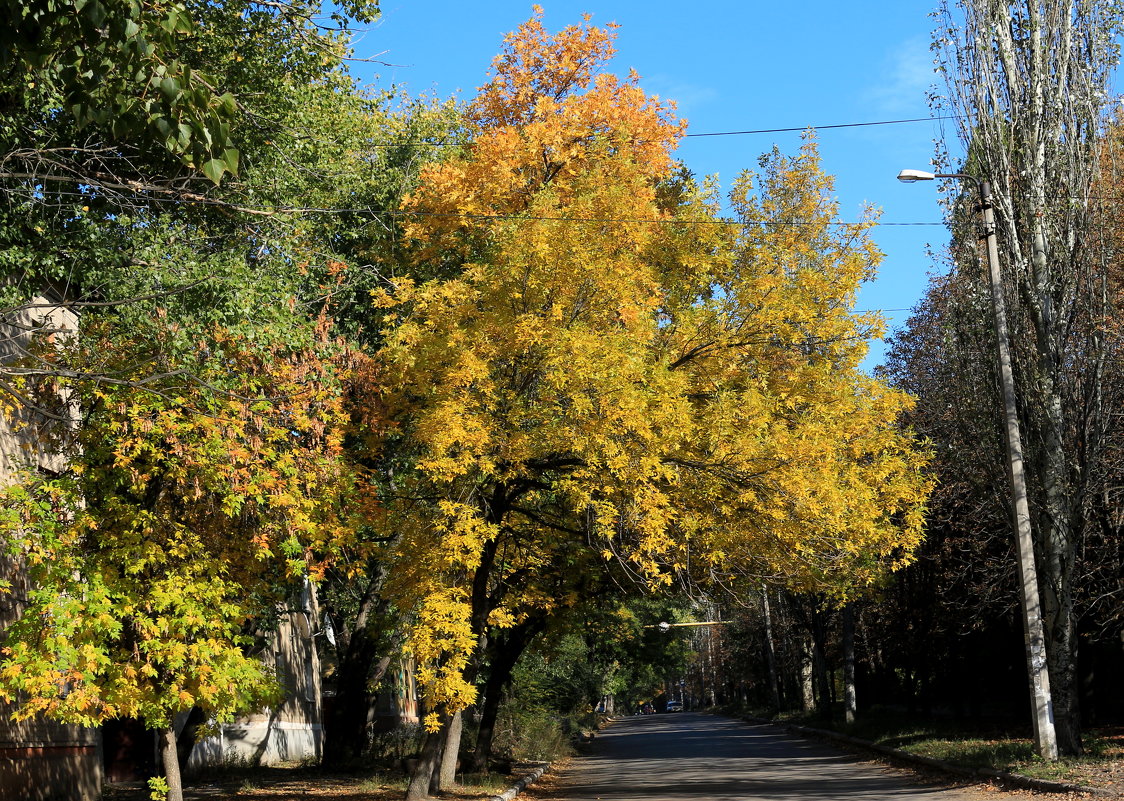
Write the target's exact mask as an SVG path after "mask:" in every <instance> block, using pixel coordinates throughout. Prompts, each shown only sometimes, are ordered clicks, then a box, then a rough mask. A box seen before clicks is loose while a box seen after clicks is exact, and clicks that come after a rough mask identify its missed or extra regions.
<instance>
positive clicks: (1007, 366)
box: [898, 170, 1058, 761]
mask: <svg viewBox="0 0 1124 801" xmlns="http://www.w3.org/2000/svg"><path fill="white" fill-rule="evenodd" d="M935 178H954V179H957V180H961V181H970V182H972V183H974V184H975V185H976V188H977V189H978V190H979V193H980V212H981V214H982V217H983V230H982V231H981V233H980V239H982V240H984V242H985V244H986V248H987V265H988V275H989V277H990V280H991V308H992V311H993V312H994V315H995V340H996V347H997V351H998V358H999V380H1000V384H1001V385H1002V388H1003V411H1004V414H1005V417H1006V426H1005V429H1006V434H1007V437H1006V441H1007V467H1008V476H1009V478H1010V480H1011V507H1012V513H1013V515H1014V522H1015V543H1016V552H1017V554H1018V559H1019V589H1020V595H1021V599H1022V607H1023V634H1024V638H1025V641H1026V656H1027V668H1028V671H1029V678H1030V692H1031V701H1032V704H1033V707H1034V740H1035V743H1036V745H1037V748H1038V753H1039V755H1040V756H1041V757H1042V758H1043V759H1047V760H1050V761H1056V760H1057V758H1058V741H1057V736H1056V735H1055V733H1054V707H1053V704H1052V703H1051V701H1050V675H1049V672H1048V670H1047V667H1046V639H1045V633H1044V629H1043V625H1042V606H1041V603H1040V601H1039V598H1038V573H1037V570H1036V569H1035V565H1034V540H1033V539H1032V536H1031V530H1030V505H1029V503H1028V501H1027V489H1026V473H1025V470H1024V466H1023V448H1022V435H1021V434H1020V431H1019V418H1018V410H1017V408H1016V406H1015V377H1014V373H1013V371H1012V369H1011V345H1010V334H1009V333H1008V330H1007V304H1006V301H1005V299H1004V297H1003V282H1002V276H1001V274H1000V272H999V248H998V245H997V244H996V239H995V236H996V234H995V212H994V209H993V207H992V204H991V183H990V182H988V181H982V180H980V179H979V178H977V177H975V176H974V175H968V174H966V173H932V172H924V171H922V170H902V171H901V172H900V173H898V180H899V181H904V182H905V183H913V182H915V181H932V180H933V179H935Z"/></svg>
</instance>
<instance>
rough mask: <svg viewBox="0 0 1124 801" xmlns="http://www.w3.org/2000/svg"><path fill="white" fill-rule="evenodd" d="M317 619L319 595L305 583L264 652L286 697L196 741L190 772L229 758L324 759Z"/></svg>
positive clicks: (265, 761)
mask: <svg viewBox="0 0 1124 801" xmlns="http://www.w3.org/2000/svg"><path fill="white" fill-rule="evenodd" d="M318 619H319V614H318V610H317V606H316V599H315V594H314V593H313V592H312V589H311V587H309V586H306V587H305V590H304V592H303V593H302V595H301V598H300V600H299V603H298V604H296V608H295V609H293V610H290V611H288V612H286V613H285V614H284V615H283V616H282V618H281V624H280V626H279V628H278V631H277V633H276V634H275V635H274V636H273V638H272V642H271V644H270V648H269V650H268V651H267V652H266V655H265V656H264V657H263V658H264V659H266V660H268V661H270V662H272V665H273V668H274V670H275V671H276V674H277V679H278V681H279V682H280V683H281V686H282V687H283V688H284V692H285V700H284V702H283V703H281V704H280V705H279V706H278V707H277V708H276V709H270V710H266V711H265V712H262V713H259V714H255V715H248V716H246V717H244V718H240V719H238V720H236V721H234V722H233V723H226V724H223V725H222V726H221V727H220V730H219V733H218V735H217V736H215V737H209V738H207V739H205V740H202V741H200V742H199V743H197V744H196V746H195V750H194V751H192V753H191V759H190V760H189V761H188V770H189V771H193V772H200V771H202V770H203V769H205V768H206V767H208V766H213V765H221V764H225V763H234V764H250V765H277V764H281V763H286V762H317V761H319V760H320V757H321V755H322V754H323V749H324V733H323V729H322V728H321V720H322V717H323V714H322V712H323V710H322V707H321V701H320V656H319V653H318V651H317V649H316V632H315V631H313V628H312V626H313V625H314V624H315V622H316V621H317V620H318Z"/></svg>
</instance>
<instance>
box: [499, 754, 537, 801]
mask: <svg viewBox="0 0 1124 801" xmlns="http://www.w3.org/2000/svg"><path fill="white" fill-rule="evenodd" d="M549 768H550V763H549V762H541V763H539V764H538V765H536V766H535V769H534V770H532V771H531V772H530V773H528V774H527V775H526V776H524V777H523V778H522V779H520V780H519V781H517V782H516V783H515V784H513V785H511V787H509V788H508V789H506V790H504V791H503V792H502V793H500V794H499V795H494V796H492V797H490V798H489V799H487V801H511V800H512V799H513V798H515V796H517V795H519V794H520V793H521V792H523V791H524V790H526V789H527V788H528V787H529V786H530V785H532V784H534V783H535V782H536V781H538V780H539V778H541V777H542V775H543V774H544V773H546V771H547V770H548V769H549Z"/></svg>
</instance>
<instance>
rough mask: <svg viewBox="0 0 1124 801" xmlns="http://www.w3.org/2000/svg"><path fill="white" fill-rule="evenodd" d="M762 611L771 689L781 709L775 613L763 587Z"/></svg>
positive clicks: (775, 707) (777, 705)
mask: <svg viewBox="0 0 1124 801" xmlns="http://www.w3.org/2000/svg"><path fill="white" fill-rule="evenodd" d="M761 612H762V615H763V616H764V618H765V662H766V665H767V666H768V669H769V691H770V693H771V694H772V696H773V709H774V711H777V712H780V710H781V683H780V681H779V679H778V677H777V655H776V649H775V648H774V647H773V615H772V612H771V611H770V610H769V591H768V589H766V588H765V587H762V588H761Z"/></svg>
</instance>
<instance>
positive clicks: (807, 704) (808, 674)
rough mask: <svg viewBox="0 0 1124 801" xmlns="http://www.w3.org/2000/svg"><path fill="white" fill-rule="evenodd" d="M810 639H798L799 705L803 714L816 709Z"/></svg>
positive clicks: (804, 637)
mask: <svg viewBox="0 0 1124 801" xmlns="http://www.w3.org/2000/svg"><path fill="white" fill-rule="evenodd" d="M811 639H812V638H811V637H809V636H807V635H805V636H803V637H801V638H800V704H801V710H802V711H804V712H811V711H812V710H813V709H815V708H816V690H815V684H814V682H813V680H812V678H813V677H812V674H813V673H814V671H813V669H812V662H813V661H814V659H813V657H812V651H813V648H812V643H811Z"/></svg>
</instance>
